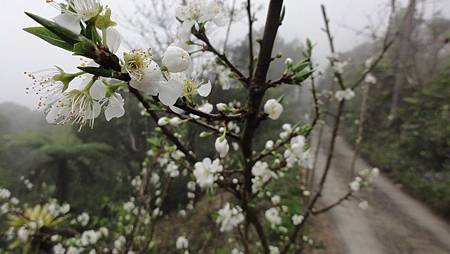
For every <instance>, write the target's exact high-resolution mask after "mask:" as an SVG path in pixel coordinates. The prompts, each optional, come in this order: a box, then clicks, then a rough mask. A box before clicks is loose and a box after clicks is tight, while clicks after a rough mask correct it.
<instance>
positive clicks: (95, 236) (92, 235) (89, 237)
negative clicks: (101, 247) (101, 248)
mask: <svg viewBox="0 0 450 254" xmlns="http://www.w3.org/2000/svg"><path fill="white" fill-rule="evenodd" d="M100 236H101V235H100V233H98V232H95V231H94V230H88V231H84V232H83V234H82V235H81V238H80V241H81V245H82V246H88V245H94V244H96V243H97V241H98V240H99V239H100Z"/></svg>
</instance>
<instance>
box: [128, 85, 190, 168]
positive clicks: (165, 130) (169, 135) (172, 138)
mask: <svg viewBox="0 0 450 254" xmlns="http://www.w3.org/2000/svg"><path fill="white" fill-rule="evenodd" d="M128 89H129V90H130V93H132V94H133V95H134V96H135V97H136V98H137V99H138V100H139V102H140V103H141V104H142V105H143V106H144V108H145V110H146V111H147V113H149V114H150V116H151V117H152V118H153V120H154V121H155V123H158V120H159V116H158V115H157V114H156V113H155V112H154V111H152V110H151V108H150V104H149V103H148V102H147V101H146V100H145V98H144V97H143V96H142V94H141V93H140V92H139V91H138V90H136V89H134V88H133V87H131V86H128ZM159 127H160V128H161V131H162V132H163V133H164V135H166V136H167V138H168V139H169V140H170V141H171V142H172V143H173V144H174V145H175V146H176V147H177V149H178V150H180V151H181V152H183V153H184V154H185V155H186V159H187V160H188V161H189V162H190V163H191V164H194V163H196V162H197V159H196V158H195V156H194V155H193V154H192V153H191V152H190V151H189V149H187V148H186V147H185V146H184V145H183V144H182V143H181V141H180V140H178V138H177V137H175V135H173V134H172V132H171V131H170V129H169V128H168V127H167V126H159Z"/></svg>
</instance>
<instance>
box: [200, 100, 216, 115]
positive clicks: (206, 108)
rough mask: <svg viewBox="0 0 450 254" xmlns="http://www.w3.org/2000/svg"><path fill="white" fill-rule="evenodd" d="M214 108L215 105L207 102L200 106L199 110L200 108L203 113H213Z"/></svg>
mask: <svg viewBox="0 0 450 254" xmlns="http://www.w3.org/2000/svg"><path fill="white" fill-rule="evenodd" d="M213 109H214V106H213V105H212V104H211V103H209V102H206V103H205V104H203V105H201V106H200V107H198V110H200V111H201V112H203V113H207V114H209V113H211V112H212V111H213Z"/></svg>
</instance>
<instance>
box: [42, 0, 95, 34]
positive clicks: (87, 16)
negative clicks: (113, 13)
mask: <svg viewBox="0 0 450 254" xmlns="http://www.w3.org/2000/svg"><path fill="white" fill-rule="evenodd" d="M67 2H68V5H67V4H60V3H58V2H56V1H54V0H49V1H47V3H50V4H52V6H54V7H56V8H57V9H59V10H60V11H61V14H60V15H58V16H56V17H55V18H54V19H53V20H54V21H55V22H56V23H57V24H58V25H60V26H62V27H64V28H66V29H68V30H70V31H72V32H73V33H76V34H79V33H80V32H81V26H80V22H81V21H84V22H87V21H89V20H91V19H93V18H95V17H96V16H97V15H98V14H99V13H100V11H101V5H100V3H99V2H98V1H97V0H71V1H67Z"/></svg>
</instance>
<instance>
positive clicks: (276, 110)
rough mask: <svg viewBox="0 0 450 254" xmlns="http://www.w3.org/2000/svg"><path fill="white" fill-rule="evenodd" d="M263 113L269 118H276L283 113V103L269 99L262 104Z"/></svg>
mask: <svg viewBox="0 0 450 254" xmlns="http://www.w3.org/2000/svg"><path fill="white" fill-rule="evenodd" d="M264 113H266V114H267V115H268V116H269V118H270V119H272V120H277V119H278V118H280V116H281V113H283V105H281V103H279V102H278V101H277V100H275V99H270V100H268V101H267V102H266V104H265V105H264Z"/></svg>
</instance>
